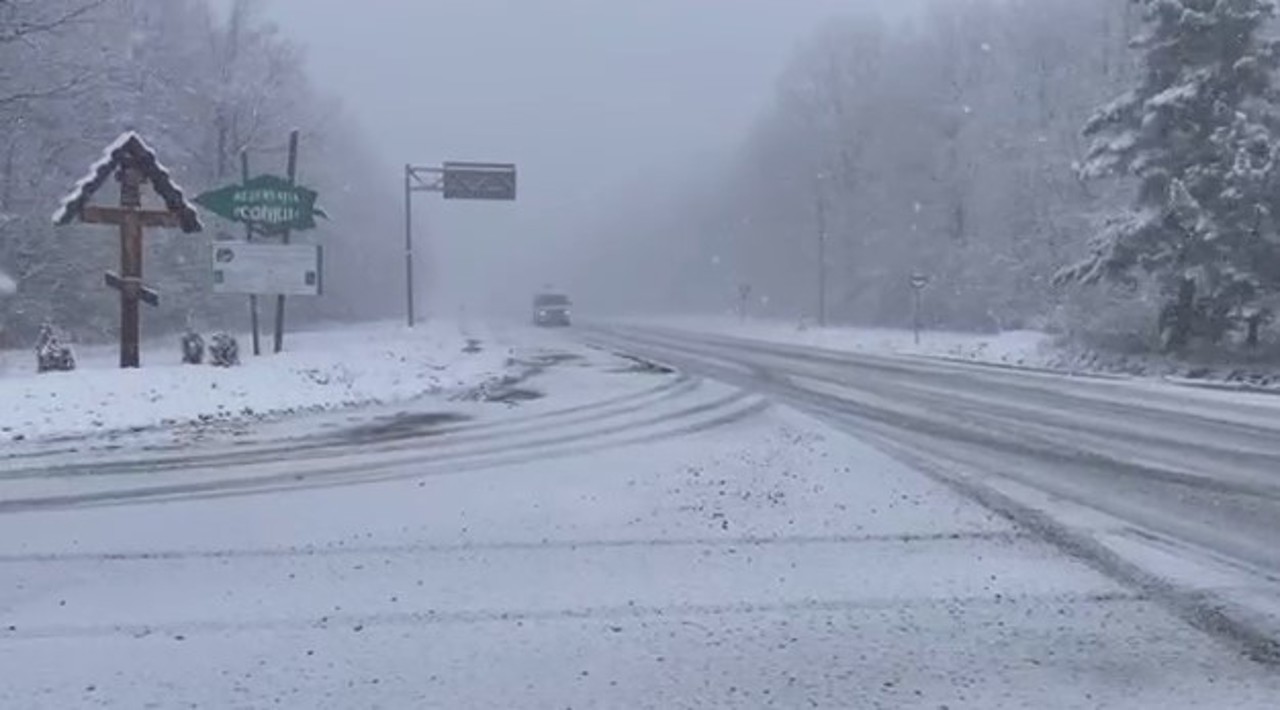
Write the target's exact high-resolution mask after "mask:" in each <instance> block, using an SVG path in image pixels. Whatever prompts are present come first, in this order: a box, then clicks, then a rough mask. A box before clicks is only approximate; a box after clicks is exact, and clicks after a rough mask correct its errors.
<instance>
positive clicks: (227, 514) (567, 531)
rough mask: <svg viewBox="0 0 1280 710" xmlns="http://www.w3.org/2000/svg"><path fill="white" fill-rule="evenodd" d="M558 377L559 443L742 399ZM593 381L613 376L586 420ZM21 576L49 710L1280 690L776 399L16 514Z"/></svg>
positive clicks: (1106, 703)
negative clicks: (306, 477)
mask: <svg viewBox="0 0 1280 710" xmlns="http://www.w3.org/2000/svg"><path fill="white" fill-rule="evenodd" d="M553 372H555V371H553ZM556 378H558V379H556ZM553 379H555V381H554V382H552V381H548V380H544V379H537V380H535V383H536V385H537V386H539V387H540V388H542V389H544V390H545V392H546V395H547V396H546V397H545V399H543V400H539V401H537V402H532V403H530V404H529V405H528V407H529V409H528V411H527V412H526V413H525V416H526V420H525V423H524V424H523V425H521V427H522V429H524V430H525V431H526V432H527V431H531V430H532V429H534V428H545V427H547V426H550V424H549V422H552V421H559V422H560V424H562V425H563V427H561V428H557V432H556V436H555V439H557V440H563V439H566V438H568V437H569V436H571V433H572V432H573V431H575V430H577V429H580V428H583V427H591V426H596V425H598V424H599V422H600V421H602V420H607V419H608V418H609V417H610V416H612V414H611V413H614V414H620V413H621V412H623V411H624V410H626V409H633V410H635V411H632V412H631V413H630V414H628V415H627V416H628V417H630V420H629V421H630V422H631V427H629V428H628V431H632V432H638V431H639V432H644V431H651V430H653V428H654V427H662V426H667V425H668V423H670V422H672V421H673V411H674V410H676V409H680V408H681V407H680V406H678V405H677V402H679V401H684V400H687V399H690V398H691V400H692V401H690V402H689V404H693V403H694V402H702V404H697V405H696V406H694V407H689V408H688V410H687V411H688V412H690V414H689V416H697V417H704V416H705V414H694V413H693V412H695V410H696V411H698V412H702V411H703V410H704V409H705V408H706V407H707V406H709V405H708V404H707V403H708V402H715V401H724V399H725V397H726V396H732V395H733V390H732V388H729V387H726V386H723V385H714V384H711V383H704V384H703V385H702V386H701V387H699V388H697V389H696V390H686V389H685V388H686V387H690V386H692V385H693V384H694V383H686V384H683V385H682V384H681V382H682V380H681V379H680V378H679V377H678V376H677V375H674V374H662V373H650V372H640V371H637V372H627V371H624V369H621V368H619V367H616V366H612V365H601V364H599V362H598V358H597V359H596V360H595V361H593V360H591V359H588V360H585V361H581V360H580V361H574V362H566V363H565V364H564V365H562V366H560V367H559V370H558V374H555V375H554V378H553ZM548 385H550V386H548ZM637 387H638V389H637ZM619 388H620V389H619ZM615 390H616V391H615ZM583 391H588V392H594V393H597V395H598V396H603V395H604V393H606V392H612V393H611V394H609V395H607V396H606V400H607V403H602V402H597V403H596V404H595V405H594V406H595V408H594V409H583V408H584V407H588V406H592V405H590V404H589V403H587V402H585V401H583V400H582V399H581V398H580V397H581V395H580V393H581V392H583ZM624 391H629V394H624ZM637 392H639V393H641V394H643V396H644V397H645V398H646V399H645V401H646V402H648V404H647V405H646V406H644V407H638V406H637V405H638V403H637V401H636V400H635V397H636V394H637ZM561 394H567V395H568V396H569V399H568V400H567V402H571V403H572V408H573V411H572V412H570V411H561V412H560V413H559V414H557V413H556V410H557V408H558V407H559V406H560V405H557V404H556V402H557V401H558V398H559V397H560V395H561ZM655 402H656V403H655ZM646 419H651V420H652V422H651V423H649V424H647V425H646V424H643V422H644V421H645V420H646ZM570 420H573V421H574V422H576V423H573V422H571V421H570ZM476 424H477V425H482V424H483V423H482V422H476ZM486 431H489V432H490V433H489V434H488V436H486V437H485V440H486V442H487V445H488V446H491V447H502V446H504V445H506V444H507V443H509V442H510V438H509V437H507V436H506V435H504V434H503V433H501V432H499V431H494V430H491V429H487V430H486ZM526 435H527V434H526ZM443 439H444V440H445V445H447V440H448V439H449V435H443ZM597 440H598V439H593V441H597ZM417 445H418V446H422V447H428V448H427V449H426V450H427V451H428V452H430V451H431V450H433V449H431V448H430V447H434V446H435V444H433V443H432V440H431V438H428V439H426V440H420V441H418V442H417ZM437 455H438V454H437ZM350 467H351V469H352V471H353V473H359V472H361V471H362V467H361V465H360V464H359V462H358V461H352V462H350ZM310 469H311V466H309V465H300V466H298V471H299V472H300V473H305V472H308V471H309V470H310ZM5 485H7V484H5ZM0 490H3V486H0ZM0 497H2V496H0ZM0 580H2V581H0V668H4V677H5V682H4V683H0V707H22V708H31V709H33V710H35V709H38V708H57V709H58V710H65V709H67V708H79V707H118V708H138V707H160V708H168V707H192V706H196V707H246V708H257V707H276V706H279V707H290V708H352V707H361V708H365V707H387V708H398V707H414V708H462V707H466V708H502V709H504V710H505V709H506V708H515V707H520V708H565V707H573V708H623V707H625V708H663V709H664V710H666V709H670V708H715V707H720V708H762V707H778V708H797V707H814V708H862V707H868V708H869V707H893V708H929V709H930V710H936V709H937V708H941V707H949V708H969V707H973V708H1001V707H1053V708H1098V707H1162V708H1197V707H1243V708H1266V707H1271V703H1272V701H1273V699H1274V698H1275V697H1276V694H1277V693H1280V679H1277V677H1276V676H1274V675H1273V674H1271V673H1269V672H1268V671H1267V669H1264V668H1261V667H1258V666H1255V665H1253V664H1251V663H1249V662H1247V661H1244V660H1242V659H1241V658H1239V657H1238V656H1237V655H1235V654H1234V653H1233V652H1232V650H1231V649H1229V648H1227V647H1225V646H1222V645H1220V644H1219V643H1218V642H1217V641H1215V640H1213V639H1211V638H1209V637H1208V636H1206V635H1204V634H1202V633H1200V632H1198V631H1195V630H1193V629H1191V628H1190V627H1188V626H1187V625H1185V624H1184V623H1182V622H1180V621H1179V620H1178V619H1176V618H1174V617H1173V616H1171V615H1170V614H1169V613H1167V612H1165V611H1164V610H1162V609H1161V608H1160V607H1159V606H1158V605H1156V604H1154V603H1152V602H1151V601H1150V600H1148V599H1145V598H1144V597H1143V596H1142V595H1141V594H1135V593H1133V592H1132V591H1131V590H1128V589H1126V588H1124V587H1122V586H1119V585H1118V584H1116V583H1115V582H1113V581H1111V580H1109V579H1107V578H1106V577H1104V576H1102V575H1101V574H1099V573H1098V572H1096V571H1094V570H1093V569H1091V568H1090V567H1089V566H1088V565H1086V564H1085V563H1082V562H1079V561H1075V560H1073V559H1070V558H1067V557H1064V556H1062V555H1061V554H1060V553H1058V552H1057V551H1056V550H1055V549H1053V548H1052V547H1051V546H1049V545H1048V544H1046V543H1045V542H1043V541H1042V540H1040V539H1039V538H1037V537H1036V536H1035V535H1033V534H1031V533H1029V532H1028V531H1025V530H1022V529H1019V528H1018V527H1016V526H1015V525H1013V524H1011V523H1010V522H1009V521H1008V520H1006V519H1004V518H1003V517H1001V516H999V515H995V514H992V513H990V512H988V511H986V510H984V509H982V508H981V507H979V506H977V505H975V504H973V503H971V502H969V501H967V500H964V499H961V498H959V497H958V496H956V495H955V494H953V493H952V492H951V491H949V490H948V489H947V488H945V487H943V486H941V485H939V484H937V483H934V482H932V481H931V480H929V479H927V478H925V477H923V476H921V475H919V474H917V473H915V472H914V471H912V470H910V469H909V468H907V467H905V466H903V465H901V464H899V463H896V462H895V461H893V460H891V459H888V458H886V457H885V456H883V455H881V454H879V453H877V452H876V451H874V450H872V449H870V448H869V447H867V446H865V445H863V444H860V443H858V442H857V441H855V440H853V439H850V438H848V437H847V436H845V435H843V434H840V433H838V432H836V431H834V430H832V429H830V428H828V427H826V426H824V425H822V424H819V423H817V422H816V421H814V420H812V419H810V418H808V417H806V416H801V415H798V414H794V413H791V412H789V411H786V410H783V409H773V410H765V411H758V410H756V411H755V413H754V414H750V415H749V416H745V417H737V418H735V419H733V420H732V421H725V422H723V423H722V424H720V425H718V426H713V427H711V428H687V427H681V428H675V429H670V430H668V431H667V432H666V433H665V434H660V435H650V436H647V437H646V440H645V441H644V442H643V443H642V444H637V443H635V442H633V443H631V444H626V443H620V442H615V443H613V444H611V445H607V446H604V447H602V448H597V449H595V450H593V451H591V452H590V454H589V455H585V454H578V455H573V454H571V453H568V454H566V453H565V452H563V451H561V452H560V453H558V454H557V455H555V456H554V457H549V456H548V455H547V452H546V451H526V452H525V453H522V454H521V455H519V456H518V457H514V458H511V459H509V460H507V461H506V462H505V463H501V464H495V465H489V466H483V467H471V466H458V467H455V468H453V469H452V470H450V469H448V468H447V467H445V468H443V469H442V468H440V467H425V468H424V467H423V466H422V465H420V464H407V463H406V464H402V465H400V467H399V471H398V477H396V478H388V479H385V480H382V481H381V482H373V483H365V484H364V485H347V486H343V487H340V488H329V487H309V486H300V487H299V488H297V489H293V490H288V491H276V492H265V493H260V494H258V495H252V496H247V497H243V496H242V497H219V496H195V497H191V498H185V499H178V500H168V501H163V502H159V503H155V502H153V503H149V504H145V505H126V506H108V507H89V508H85V507H78V506H68V507H65V508H63V509H59V510H44V511H29V512H23V513H8V514H0Z"/></svg>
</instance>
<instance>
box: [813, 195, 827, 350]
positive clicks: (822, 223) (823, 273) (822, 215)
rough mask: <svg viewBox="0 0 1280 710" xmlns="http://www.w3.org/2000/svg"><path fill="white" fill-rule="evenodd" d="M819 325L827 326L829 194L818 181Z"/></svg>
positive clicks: (821, 326) (820, 326)
mask: <svg viewBox="0 0 1280 710" xmlns="http://www.w3.org/2000/svg"><path fill="white" fill-rule="evenodd" d="M816 214H817V220H818V327H819V328H825V327H827V196H826V193H825V192H824V191H823V189H822V182H821V178H819V182H818V197H817V205H816Z"/></svg>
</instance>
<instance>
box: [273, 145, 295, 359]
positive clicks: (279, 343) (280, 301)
mask: <svg viewBox="0 0 1280 710" xmlns="http://www.w3.org/2000/svg"><path fill="white" fill-rule="evenodd" d="M288 178H289V184H290V185H294V184H296V183H297V178H298V131H297V129H295V130H293V131H291V132H290V133H289V172H288ZM284 243H285V244H288V243H289V230H288V229H286V230H285V231H284ZM282 350H284V295H283V294H281V295H279V296H276V341H275V351H276V352H277V353H278V352H280V351H282Z"/></svg>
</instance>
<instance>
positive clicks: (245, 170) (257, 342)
mask: <svg viewBox="0 0 1280 710" xmlns="http://www.w3.org/2000/svg"><path fill="white" fill-rule="evenodd" d="M240 181H241V182H244V183H247V182H249V151H247V150H242V151H240ZM244 240H245V241H246V242H252V241H253V226H252V225H249V224H246V225H245V226H244ZM249 323H250V326H251V327H252V328H253V354H254V355H255V356H257V355H261V354H262V338H261V337H259V328H258V295H257V294H256V293H251V294H249Z"/></svg>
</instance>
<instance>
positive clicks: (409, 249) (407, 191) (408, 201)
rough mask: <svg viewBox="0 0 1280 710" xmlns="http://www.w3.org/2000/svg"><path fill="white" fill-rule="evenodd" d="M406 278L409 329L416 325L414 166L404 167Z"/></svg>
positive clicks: (407, 165)
mask: <svg viewBox="0 0 1280 710" xmlns="http://www.w3.org/2000/svg"><path fill="white" fill-rule="evenodd" d="M404 278H405V284H406V287H405V298H406V300H407V301H408V303H407V304H406V306H407V311H406V312H407V314H408V322H409V327H410V328H412V327H413V324H414V315H413V166H411V165H409V164H408V163H406V164H405V166H404Z"/></svg>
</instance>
